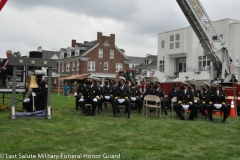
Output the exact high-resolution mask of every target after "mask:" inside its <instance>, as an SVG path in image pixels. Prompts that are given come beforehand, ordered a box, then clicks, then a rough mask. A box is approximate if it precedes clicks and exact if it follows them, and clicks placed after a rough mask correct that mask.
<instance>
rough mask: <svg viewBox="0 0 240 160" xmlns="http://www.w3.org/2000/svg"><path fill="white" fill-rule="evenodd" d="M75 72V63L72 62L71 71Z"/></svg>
mask: <svg viewBox="0 0 240 160" xmlns="http://www.w3.org/2000/svg"><path fill="white" fill-rule="evenodd" d="M74 70H75V62H72V71H74Z"/></svg>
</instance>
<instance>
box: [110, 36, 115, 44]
mask: <svg viewBox="0 0 240 160" xmlns="http://www.w3.org/2000/svg"><path fill="white" fill-rule="evenodd" d="M110 38H111V41H112V42H113V46H114V45H115V34H110Z"/></svg>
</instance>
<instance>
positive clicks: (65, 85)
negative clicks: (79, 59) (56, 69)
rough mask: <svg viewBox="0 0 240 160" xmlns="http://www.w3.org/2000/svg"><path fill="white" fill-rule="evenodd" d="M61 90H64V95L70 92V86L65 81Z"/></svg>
mask: <svg viewBox="0 0 240 160" xmlns="http://www.w3.org/2000/svg"><path fill="white" fill-rule="evenodd" d="M63 92H64V96H68V93H69V92H70V87H69V86H68V84H67V83H65V84H64V87H63Z"/></svg>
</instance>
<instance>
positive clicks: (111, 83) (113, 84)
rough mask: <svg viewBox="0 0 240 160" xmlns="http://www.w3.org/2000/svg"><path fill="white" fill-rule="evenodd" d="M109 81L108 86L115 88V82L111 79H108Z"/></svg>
mask: <svg viewBox="0 0 240 160" xmlns="http://www.w3.org/2000/svg"><path fill="white" fill-rule="evenodd" d="M109 82H110V86H111V87H113V89H115V87H116V86H115V84H116V82H115V81H114V80H113V79H110V80H109Z"/></svg>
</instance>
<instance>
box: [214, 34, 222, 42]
mask: <svg viewBox="0 0 240 160" xmlns="http://www.w3.org/2000/svg"><path fill="white" fill-rule="evenodd" d="M219 37H221V38H222V39H223V35H222V34H220V35H219ZM212 40H213V41H219V40H220V39H219V38H218V36H213V37H212Z"/></svg>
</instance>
